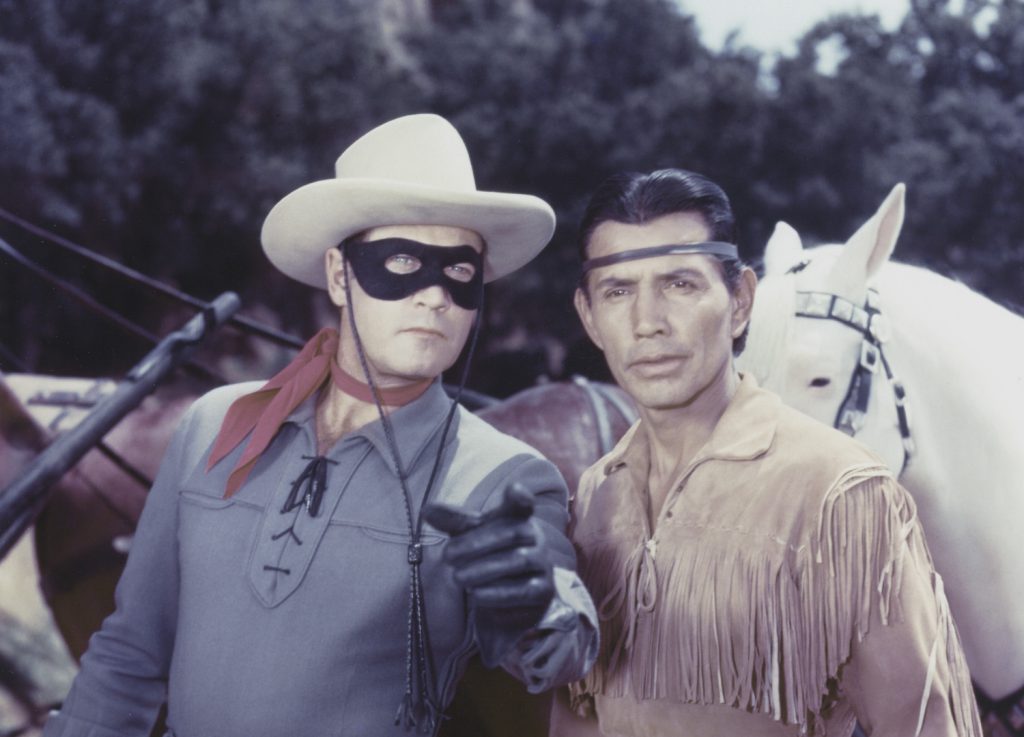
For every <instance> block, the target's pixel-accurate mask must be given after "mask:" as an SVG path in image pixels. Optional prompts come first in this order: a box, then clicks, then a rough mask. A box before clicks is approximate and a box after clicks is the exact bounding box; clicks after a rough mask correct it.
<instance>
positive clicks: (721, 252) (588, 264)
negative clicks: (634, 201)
mask: <svg viewBox="0 0 1024 737" xmlns="http://www.w3.org/2000/svg"><path fill="white" fill-rule="evenodd" d="M685 253H706V254H708V255H710V256H718V257H720V258H724V259H738V258H739V251H738V250H737V248H736V244H735V243H723V242H722V241H704V242H702V243H676V244H670V245H667V246H651V247H650V248H636V249H634V250H632V251H620V252H619V253H612V254H610V255H608V256H598V257H597V258H588V259H587V260H586V261H584V262H583V273H584V274H586V273H587V272H588V271H590V270H591V269H598V268H600V267H602V266H610V265H611V264H618V263H622V262H623V261H635V260H637V259H641V258H654V257H655V256H675V255H678V254H685Z"/></svg>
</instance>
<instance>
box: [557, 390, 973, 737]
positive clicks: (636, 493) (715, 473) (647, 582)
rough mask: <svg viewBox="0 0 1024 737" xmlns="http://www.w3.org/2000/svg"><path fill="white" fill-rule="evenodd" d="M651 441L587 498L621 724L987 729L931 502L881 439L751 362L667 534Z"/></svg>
mask: <svg viewBox="0 0 1024 737" xmlns="http://www.w3.org/2000/svg"><path fill="white" fill-rule="evenodd" d="M648 454H649V445H648V440H647V436H646V432H645V428H644V426H643V424H642V422H638V423H637V424H636V425H635V426H634V427H633V428H632V429H631V430H630V431H629V432H628V433H627V434H626V436H625V437H624V438H623V439H622V440H621V441H620V443H619V444H618V446H617V447H616V448H615V449H614V450H613V451H612V452H611V453H610V454H609V455H608V456H606V457H605V458H604V459H602V460H601V461H600V462H598V463H597V464H596V465H595V466H593V467H592V468H590V469H589V470H588V471H587V473H586V474H585V475H584V476H583V479H582V480H581V482H580V488H579V493H578V495H577V497H576V499H575V502H574V509H573V520H574V521H573V525H574V530H573V538H574V542H575V544H576V546H577V549H578V550H579V552H580V568H581V574H582V576H583V579H584V581H585V582H586V584H587V586H588V588H589V589H590V591H591V594H592V595H593V598H594V601H595V602H596V603H597V604H598V607H599V616H600V618H601V620H602V621H601V654H600V656H599V658H598V664H597V666H596V667H595V668H594V670H593V671H592V672H591V674H590V675H589V676H588V677H587V678H586V679H585V680H584V681H581V682H580V683H579V684H577V686H575V687H574V697H575V700H576V701H577V702H579V703H584V704H585V703H586V702H587V701H590V700H592V701H593V702H594V706H596V711H597V715H598V717H599V720H600V727H601V732H602V733H603V734H605V735H615V736H616V737H639V736H640V735H643V736H644V737H669V736H670V735H671V736H672V737H677V736H679V735H686V736H687V737H701V736H705V735H728V736H729V737H732V736H733V735H744V736H746V737H759V736H762V735H763V736H768V735H772V736H782V735H798V734H814V735H828V736H829V737H835V736H839V737H847V736H848V735H849V734H850V733H851V732H852V730H853V728H854V722H855V720H859V721H860V722H861V724H862V725H863V726H864V728H865V730H866V731H867V732H868V733H869V734H872V735H875V736H876V737H878V736H879V735H886V736H892V737H910V736H911V735H917V734H920V735H929V736H931V735H964V736H974V735H980V734H981V728H980V724H979V720H978V714H977V707H976V705H975V702H974V696H973V693H972V691H971V681H970V676H969V674H968V671H967V666H966V664H965V663H964V658H963V654H962V651H961V647H960V641H959V637H958V635H957V632H956V628H955V626H954V624H953V622H952V620H951V618H950V615H949V611H948V609H947V605H946V598H945V596H944V594H943V591H942V579H941V578H940V577H939V576H938V574H936V573H935V571H934V569H933V567H932V561H931V557H930V555H929V553H928V549H927V546H926V545H925V541H924V537H923V534H922V531H921V527H920V524H919V523H918V521H917V517H916V509H915V507H914V503H913V501H912V500H911V499H910V497H909V496H908V495H907V493H906V492H905V491H904V489H903V488H902V487H901V486H899V484H897V483H896V481H895V480H894V479H893V478H892V476H891V475H890V473H889V471H888V469H886V468H884V467H883V466H882V465H881V464H880V463H879V461H878V460H877V459H875V458H874V457H873V456H872V455H871V454H870V453H869V452H868V451H867V450H866V449H864V448H863V447H862V446H861V445H860V444H858V443H856V442H853V441H852V440H851V439H850V438H848V437H847V436H845V435H842V434H841V433H839V432H837V431H835V430H833V429H831V428H828V427H825V426H824V425H821V424H819V423H817V422H815V421H813V420H810V419H808V418H806V417H804V416H803V415H801V414H799V413H798V412H796V411H795V410H792V409H789V408H788V407H786V406H784V405H783V404H782V403H781V401H780V400H779V398H778V397H777V396H775V395H774V394H771V393H769V392H766V391H764V390H762V389H760V388H758V387H757V385H756V383H755V382H754V381H753V379H752V378H750V377H743V378H742V380H741V382H740V385H739V389H738V390H737V392H736V395H735V396H734V398H733V400H732V401H731V403H730V405H729V407H728V408H727V410H726V412H725V414H724V415H723V416H722V418H721V419H720V421H719V423H718V425H717V426H716V428H715V430H714V432H713V433H712V435H711V437H710V439H709V440H708V442H707V444H706V445H705V446H704V447H703V448H702V449H701V450H700V451H699V452H698V453H697V455H696V457H694V459H693V460H692V461H691V462H690V463H689V465H687V466H686V467H685V468H680V469H678V470H677V477H676V481H675V482H674V484H673V487H672V490H671V491H670V492H669V495H668V497H667V498H666V501H665V505H664V507H663V508H662V510H661V512H660V515H659V516H658V518H657V523H656V526H655V529H654V530H653V531H651V530H649V529H648V528H649V522H648V518H647V513H646V504H647V500H646V498H647V493H646V489H647V477H648V468H649V457H648ZM556 724H557V722H556ZM570 731H571V730H570ZM556 732H557V729H556Z"/></svg>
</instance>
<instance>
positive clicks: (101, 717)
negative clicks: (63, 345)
mask: <svg viewBox="0 0 1024 737" xmlns="http://www.w3.org/2000/svg"><path fill="white" fill-rule="evenodd" d="M258 387H259V385H258V384H254V383H251V384H242V385H234V386H229V387H222V388H220V389H216V390H214V391H213V392H210V393H209V394H207V395H206V396H204V397H203V398H201V399H199V400H198V401H197V402H196V403H195V404H194V405H193V407H192V408H191V409H190V410H189V412H188V413H187V414H186V416H185V418H184V419H183V421H182V423H181V426H180V427H179V429H178V431H177V433H176V435H175V437H174V439H173V441H172V443H171V446H170V448H169V450H168V452H167V455H166V456H165V458H164V461H163V464H162V466H161V470H160V472H159V473H158V475H157V478H156V481H155V483H154V486H153V489H152V490H151V492H150V494H149V498H148V500H147V502H146V506H145V509H144V511H143V513H142V517H141V518H140V521H139V526H138V529H137V531H136V534H135V538H134V541H133V545H132V550H131V553H130V555H129V558H128V563H127V566H126V568H125V572H124V574H123V576H122V579H121V581H120V583H119V584H118V588H117V594H116V599H117V609H116V611H115V612H114V613H113V614H112V615H111V616H110V617H109V618H108V619H107V620H106V621H105V622H104V624H103V627H102V628H101V629H100V631H99V632H97V633H96V634H95V635H93V638H92V639H91V641H90V644H89V650H88V652H87V653H86V654H85V656H84V657H83V660H82V669H81V672H80V673H79V675H78V677H77V679H76V680H75V683H74V685H73V687H72V689H71V692H70V693H69V694H68V697H67V699H66V701H65V703H64V707H63V709H62V710H61V712H60V713H59V714H56V715H54V716H52V717H51V718H50V719H49V721H48V722H47V725H46V729H45V731H44V735H46V737H72V736H73V737H114V735H117V736H118V737H131V736H133V735H138V736H139V737H148V735H149V733H150V730H151V728H152V724H153V722H154V720H155V718H156V714H157V711H158V709H159V707H160V705H161V704H162V703H163V702H164V701H165V700H166V701H167V703H168V719H167V722H168V728H169V730H170V734H172V735H175V736H176V737H261V736H263V735H265V736H266V737H280V736H281V735H286V734H302V735H308V736H310V737H316V736H319V735H325V736H326V735H332V736H339V737H340V736H342V735H353V736H358V737H365V736H366V735H392V734H393V735H404V734H407V733H406V732H405V730H404V729H402V728H401V727H398V726H395V725H394V718H395V713H396V711H397V709H398V706H399V704H400V703H401V701H402V697H403V695H404V692H405V675H406V631H407V626H408V615H409V595H408V594H409V575H410V574H409V565H408V563H407V546H408V544H409V542H410V537H409V531H408V523H407V515H406V509H405V504H404V501H403V495H402V490H401V486H400V484H399V481H398V476H397V470H396V467H395V463H394V459H393V458H392V454H391V451H390V450H389V447H388V441H387V438H386V435H385V433H384V428H383V426H382V424H381V423H380V422H379V421H376V422H373V423H370V424H367V425H366V426H364V427H362V428H359V429H357V430H355V431H353V432H351V433H349V434H347V435H345V436H344V437H342V438H341V439H340V440H339V441H338V442H337V443H336V444H335V445H334V447H332V448H331V450H330V451H329V452H328V453H327V456H326V457H327V458H328V459H329V460H330V464H329V468H328V471H327V491H326V493H325V494H324V497H323V500H322V504H321V508H320V511H319V514H318V515H317V516H312V515H311V514H310V513H309V510H308V509H307V508H306V507H305V506H302V505H300V506H298V507H296V508H294V509H291V510H289V511H287V512H284V511H282V510H283V508H284V507H285V506H286V505H285V501H286V499H287V497H288V494H289V492H290V490H291V487H292V482H293V481H294V480H295V479H296V478H297V477H298V476H299V475H300V473H301V472H302V470H303V469H304V468H305V467H306V465H307V464H308V463H309V459H310V458H311V457H313V456H315V455H316V439H315V432H314V427H315V424H314V420H315V402H314V400H313V399H310V400H309V401H307V402H306V403H305V404H303V405H301V406H300V407H299V408H298V409H296V411H295V412H294V413H293V414H292V415H291V416H290V417H289V419H288V421H287V422H286V423H285V424H284V425H283V426H282V428H281V430H280V431H279V432H278V434H277V436H276V437H275V438H274V440H273V442H272V443H271V445H270V446H269V447H268V448H267V450H266V451H265V452H264V454H263V455H262V456H261V457H260V459H259V461H258V462H257V465H256V467H255V468H254V470H253V472H252V474H251V475H250V476H249V478H248V480H247V481H246V483H245V484H244V485H243V486H242V487H241V488H240V489H239V490H238V492H237V493H236V494H235V495H234V496H232V497H231V498H230V499H225V498H224V489H225V486H226V483H227V476H228V474H229V473H230V470H231V469H232V468H233V466H234V463H235V460H236V459H237V457H238V455H240V454H241V452H242V446H240V447H239V448H237V449H236V450H235V451H234V452H233V453H232V454H231V455H229V456H228V457H226V458H225V459H224V460H222V461H221V462H220V463H218V464H217V465H216V466H215V467H214V468H213V469H211V470H210V471H209V472H207V471H206V463H207V458H208V456H209V450H210V445H211V443H212V441H213V438H214V437H215V436H216V434H217V431H218V430H219V428H220V424H221V421H222V419H223V417H224V413H225V412H226V411H227V408H228V406H229V405H230V404H231V402H232V401H233V400H234V399H235V398H237V397H238V396H241V395H242V394H244V393H246V392H248V391H252V390H254V389H256V388H258ZM449 407H450V400H449V399H448V397H447V396H446V395H445V393H444V391H443V390H442V388H441V385H440V382H435V383H434V384H433V385H432V386H431V387H430V388H429V389H428V390H427V391H426V392H425V393H424V394H423V395H422V396H421V397H419V398H418V399H416V400H414V401H413V402H411V403H409V404H408V405H406V406H404V407H401V408H399V409H397V410H394V411H393V412H392V413H391V416H390V417H391V425H392V427H393V429H394V434H395V439H396V442H397V447H398V448H399V451H400V454H401V462H402V464H403V465H404V466H405V467H406V468H407V472H408V488H409V490H410V493H411V495H412V497H413V500H412V504H413V509H412V514H413V518H414V519H415V518H416V515H417V514H418V511H419V506H420V504H421V502H422V499H421V496H422V493H423V489H424V488H425V486H426V483H427V478H428V477H429V474H430V471H431V468H432V466H433V464H434V459H435V457H436V455H437V450H438V443H439V442H440V435H441V429H442V426H443V423H444V419H445V416H446V413H447V412H448V409H449ZM243 445H244V444H243ZM513 481H519V482H521V483H523V484H524V485H525V486H526V488H529V489H532V490H535V493H536V514H537V515H538V518H539V519H540V520H541V521H542V523H543V524H545V525H546V526H547V528H548V530H549V531H550V532H551V534H552V535H553V536H554V537H555V539H556V540H557V541H558V542H557V544H558V546H559V549H560V550H561V551H564V552H565V555H562V556H560V558H559V563H560V564H559V566H558V567H556V569H555V581H556V587H557V589H558V595H557V596H556V597H555V600H554V601H553V602H552V604H551V607H550V608H549V610H548V612H547V614H546V615H545V618H544V619H543V620H542V622H541V623H540V625H539V626H538V629H537V631H536V632H534V633H531V636H530V637H529V638H524V641H523V642H522V643H521V644H520V646H519V647H517V648H516V649H515V650H514V651H513V652H512V653H511V655H510V656H509V657H508V658H507V659H506V662H504V663H503V666H504V667H505V668H506V669H507V670H509V671H510V672H512V673H513V674H514V675H516V676H517V677H518V678H520V679H521V680H523V681H524V682H525V683H526V684H527V685H528V687H529V689H530V690H531V691H534V692H537V691H540V690H544V689H547V688H550V687H552V686H555V685H558V684H561V683H566V682H568V681H570V680H575V679H577V678H580V677H581V676H582V675H583V674H584V673H585V672H586V671H587V670H588V669H589V667H590V665H591V664H592V662H593V659H594V657H595V654H596V648H597V634H596V626H595V622H596V619H597V618H596V615H595V614H594V611H593V604H592V602H591V601H590V598H589V596H588V595H587V593H586V590H585V589H584V587H583V585H582V583H581V582H580V580H579V579H578V577H577V576H576V573H575V570H574V568H575V566H574V564H573V563H572V562H571V561H573V560H574V557H573V554H572V547H571V544H570V543H569V541H568V539H567V538H566V537H565V535H564V530H565V525H566V519H567V512H566V505H567V496H568V495H567V490H566V488H565V484H564V481H562V479H561V476H560V475H559V474H558V471H557V470H556V468H555V467H554V466H553V465H552V464H551V463H550V462H548V461H547V460H545V459H544V458H543V457H541V456H540V455H539V454H538V453H537V452H536V451H535V450H533V449H531V448H530V447H529V446H527V445H525V444H523V443H521V442H519V441H518V440H515V439H513V438H511V437H509V436H507V435H504V434H502V433H500V432H498V431H497V430H495V429H494V428H492V427H491V426H490V425H488V424H486V423H485V422H484V421H482V420H480V419H479V418H477V417H475V416H474V415H472V414H471V413H469V412H467V411H465V410H464V409H462V408H459V410H458V411H457V413H456V416H455V418H454V421H453V424H452V427H451V429H450V430H449V433H448V436H447V447H446V449H445V453H444V460H443V462H442V465H441V468H440V471H439V476H438V480H437V481H436V482H435V490H434V492H432V499H436V500H438V501H442V502H445V503H448V504H454V505H457V506H463V507H466V508H470V509H485V508H487V507H489V506H491V505H494V504H497V503H498V501H499V500H500V497H501V492H502V491H503V490H504V488H505V487H506V486H507V485H508V484H509V483H511V482H513ZM445 539H446V537H445V535H444V534H442V533H441V532H439V531H437V530H435V529H433V528H432V527H430V526H429V525H427V524H426V523H424V528H423V538H422V542H423V548H424V559H423V563H422V566H421V574H422V578H423V585H424V592H425V599H426V610H427V620H428V623H429V634H430V644H431V647H432V653H433V660H434V663H435V667H436V672H437V682H436V683H437V686H436V688H437V690H438V692H439V694H440V697H441V701H442V703H445V704H447V703H448V702H449V701H450V700H451V698H452V697H453V695H454V687H455V685H456V682H457V680H458V678H459V676H460V674H461V672H462V669H463V667H464V665H465V663H466V661H467V660H468V658H469V657H470V656H471V655H472V654H473V653H474V652H476V643H475V640H474V633H473V631H472V627H471V624H470V622H471V620H470V619H469V618H468V616H467V614H468V613H467V610H466V606H465V598H464V595H463V592H462V590H461V589H460V588H459V586H458V585H457V584H456V583H455V581H454V579H453V578H452V575H451V569H450V568H449V567H448V566H446V565H445V564H444V563H443V562H442V561H441V552H442V550H443V547H444V543H445ZM552 649H553V654H549V655H548V657H543V655H544V654H547V653H548V652H549V651H551V650H552Z"/></svg>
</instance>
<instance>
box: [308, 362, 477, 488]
mask: <svg viewBox="0 0 1024 737" xmlns="http://www.w3.org/2000/svg"><path fill="white" fill-rule="evenodd" d="M451 405H452V400H451V398H450V397H449V396H448V394H447V393H446V392H445V390H444V387H443V386H442V385H441V379H440V378H438V379H436V380H435V381H434V382H433V383H432V384H431V385H430V386H429V387H428V388H427V390H426V391H425V392H423V394H421V395H420V396H418V397H417V398H416V399H414V400H412V401H411V402H409V403H408V404H406V405H403V406H401V407H398V408H397V409H393V410H392V411H391V412H390V413H389V414H388V421H389V424H390V425H391V430H392V433H393V435H394V438H395V445H396V446H397V448H398V454H399V456H400V457H401V459H402V465H403V466H404V467H405V472H406V474H409V473H411V472H412V469H413V468H414V467H416V466H417V465H418V464H419V463H420V457H421V456H422V455H423V453H424V451H425V450H426V449H427V446H428V445H429V444H430V441H431V440H432V439H433V437H434V435H436V434H437V433H439V432H440V431H441V428H442V427H443V426H444V421H445V417H447V415H448V411H449V409H451ZM315 412H316V395H315V394H314V396H312V397H310V398H309V399H307V400H306V401H305V402H303V403H302V404H300V405H299V406H298V407H296V408H295V411H294V412H292V413H291V415H289V416H288V422H294V423H296V424H298V425H305V424H308V425H309V426H310V428H311V429H312V428H313V427H314V413H315ZM458 423H459V418H458V415H457V413H456V417H455V418H454V419H453V420H452V428H451V430H449V432H448V436H447V437H446V438H445V444H446V445H447V444H448V443H451V442H452V440H453V439H454V438H455V436H456V434H457V432H458ZM350 435H352V436H362V437H364V438H366V439H367V440H368V441H369V442H370V444H371V445H373V447H374V448H375V449H376V451H377V452H378V453H379V454H380V455H381V457H382V458H383V459H384V462H385V463H386V464H387V466H388V468H389V469H391V472H392V473H393V474H394V475H395V476H398V475H399V473H398V467H397V466H396V465H395V459H394V457H393V456H392V453H391V445H390V443H388V438H387V434H386V433H385V431H384V425H383V423H382V422H381V421H380V418H379V417H378V418H377V419H376V420H374V421H372V422H368V423H367V424H365V425H363V426H362V427H360V428H358V429H356V430H353V431H352V433H350ZM346 437H348V436H346ZM333 452H334V450H333V449H332V451H331V452H330V453H328V455H330V454H331V453H333Z"/></svg>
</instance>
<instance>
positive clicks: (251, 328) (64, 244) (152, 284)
mask: <svg viewBox="0 0 1024 737" xmlns="http://www.w3.org/2000/svg"><path fill="white" fill-rule="evenodd" d="M0 220H6V221H7V222H9V223H11V224H13V225H17V226H18V227H20V228H22V229H23V230H27V231H28V232H29V233H32V234H33V235H37V236H39V237H40V238H44V239H46V240H47V241H49V242H50V243H53V244H54V245H56V246H59V247H60V248H62V249H64V250H65V251H69V252H71V253H73V254H75V255H76V256H79V257H81V258H84V259H86V260H88V261H91V262H92V263H94V264H99V265H100V266H103V267H104V268H106V269H109V270H110V271H113V272H114V273H116V274H118V275H120V276H122V277H124V278H126V279H128V280H129V281H133V282H135V283H137V284H142V285H143V286H146V287H149V288H150V289H152V290H154V291H156V292H159V293H160V294H163V295H164V296H166V297H169V298H171V299H172V300H174V301H176V302H178V303H180V304H184V305H187V306H189V307H194V308H196V309H203V308H204V307H206V302H204V301H202V300H201V299H198V298H197V297H193V296H192V295H191V294H186V293H185V292H182V291H180V290H178V289H175V288H174V287H172V286H169V285H167V284H164V283H163V282H161V281H158V280H156V279H153V278H152V277H149V276H146V275H145V274H143V273H141V272H139V271H136V270H135V269H132V268H129V267H127V266H125V265H124V264H119V263H118V262H116V261H114V260H113V259H110V258H107V257H106V256H102V255H100V254H98V253H96V252H95V251H92V250H90V249H88V248H86V247H85V246H81V245H79V244H77V243H75V242H74V241H70V240H68V239H67V238H64V237H62V236H59V235H57V234H56V233H54V232H53V231H50V230H47V229H46V228H42V227H40V226H38V225H33V224H32V223H30V222H28V221H27V220H23V219H22V218H20V217H18V216H17V215H14V214H13V213H11V212H9V211H7V210H5V209H4V208H2V207H0ZM228 323H229V324H231V325H234V326H235V327H237V328H239V329H241V330H243V332H249V333H253V334H255V335H259V336H261V337H263V338H266V339H267V340H270V341H272V342H274V343H277V344H278V345H283V346H287V347H291V348H302V346H303V342H302V341H301V340H299V339H298V338H296V337H295V336H294V335H289V334H287V333H283V332H281V331H280V330H276V329H274V328H272V327H270V326H269V325H264V324H263V323H260V322H257V321H255V320H252V319H250V318H247V317H242V316H240V315H235V316H233V317H232V318H231V319H230V320H228Z"/></svg>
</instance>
